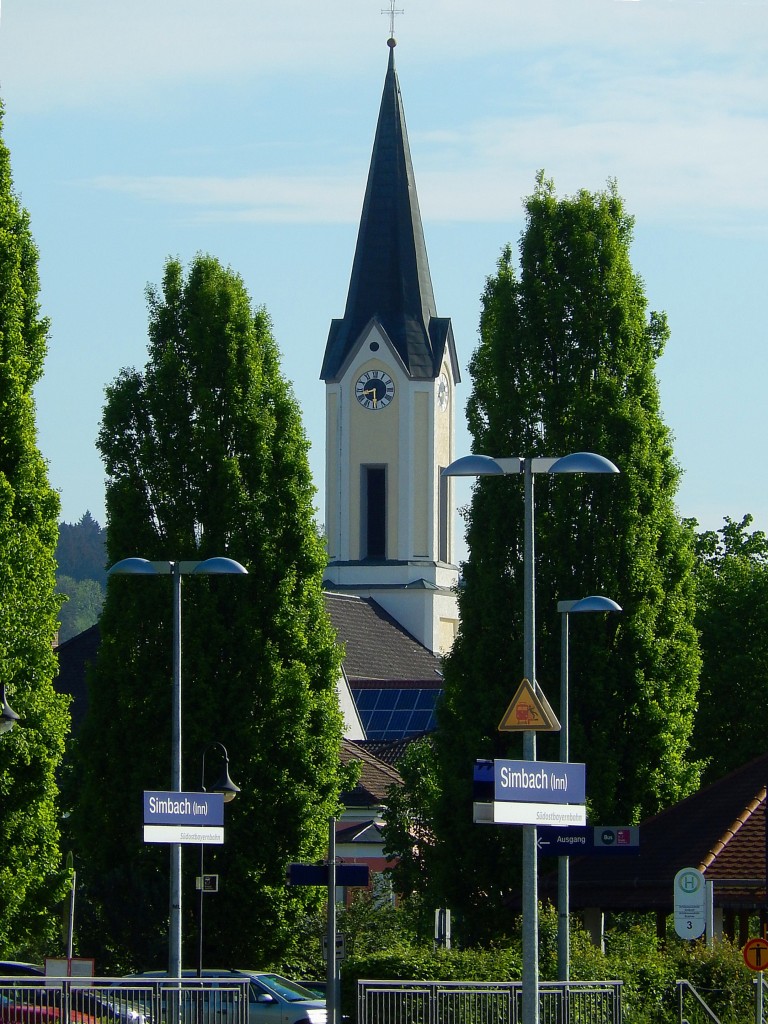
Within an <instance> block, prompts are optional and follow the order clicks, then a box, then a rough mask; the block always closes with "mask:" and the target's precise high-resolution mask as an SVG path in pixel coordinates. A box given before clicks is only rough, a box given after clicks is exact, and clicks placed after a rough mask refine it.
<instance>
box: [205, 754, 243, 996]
mask: <svg viewBox="0 0 768 1024" xmlns="http://www.w3.org/2000/svg"><path fill="white" fill-rule="evenodd" d="M214 747H217V748H218V749H219V750H220V751H221V752H222V754H223V755H224V771H223V773H222V776H221V778H220V779H219V781H218V782H217V783H216V785H215V786H211V788H210V790H207V789H206V788H205V755H206V754H207V753H208V751H209V750H213V748H214ZM200 789H201V790H202V791H203V793H207V792H211V793H221V795H222V796H223V797H224V803H225V804H230V803H232V801H233V800H234V799H235V797H236V796H237V794H238V793H239V792H240V787H239V786H236V785H235V783H234V782H233V781H232V779H230V777H229V754H228V753H227V748H226V747H225V746H224V744H223V743H219V742H218V740H214V741H213V743H209V744H208V746H207V747H206V748H205V750H204V751H203V766H202V771H201V773H200ZM204 879H205V843H200V890H199V902H198V907H197V912H198V930H197V976H198V978H202V976H203V897H204V895H205V885H204Z"/></svg>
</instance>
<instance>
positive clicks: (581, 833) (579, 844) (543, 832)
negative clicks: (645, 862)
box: [536, 825, 640, 857]
mask: <svg viewBox="0 0 768 1024" xmlns="http://www.w3.org/2000/svg"><path fill="white" fill-rule="evenodd" d="M536 845H537V846H538V849H539V853H540V854H542V855H543V856H545V857H546V856H550V857H579V856H584V855H589V856H595V855H597V854H611V855H615V854H625V855H626V854H633V853H634V854H637V853H640V829H639V828H638V827H637V826H636V825H612V826H607V825H596V826H593V825H586V826H584V827H579V828H556V827H554V828H552V827H548V826H540V827H539V829H538V833H537V838H536Z"/></svg>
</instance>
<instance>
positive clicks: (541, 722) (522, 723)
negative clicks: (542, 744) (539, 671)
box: [499, 679, 560, 732]
mask: <svg viewBox="0 0 768 1024" xmlns="http://www.w3.org/2000/svg"><path fill="white" fill-rule="evenodd" d="M559 731H560V723H559V722H558V720H557V717H556V716H555V713H554V711H553V710H552V708H551V707H550V706H549V701H548V700H547V698H546V697H545V696H544V694H543V692H542V691H541V690H540V689H538V688H537V689H535V690H534V688H533V687H532V686H531V683H530V680H528V679H524V680H523V681H522V683H520V685H519V686H518V688H517V691H516V693H515V695H514V697H513V698H512V701H511V703H510V705H509V707H508V708H507V710H506V711H505V712H504V717H503V718H502V719H501V721H500V722H499V732H559Z"/></svg>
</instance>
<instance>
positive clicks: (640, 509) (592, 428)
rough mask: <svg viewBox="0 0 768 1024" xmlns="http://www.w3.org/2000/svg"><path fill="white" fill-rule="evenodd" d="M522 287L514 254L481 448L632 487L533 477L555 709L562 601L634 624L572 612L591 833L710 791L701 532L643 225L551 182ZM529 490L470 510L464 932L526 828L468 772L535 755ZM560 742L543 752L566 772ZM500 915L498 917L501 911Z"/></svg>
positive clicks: (459, 893) (443, 849)
mask: <svg viewBox="0 0 768 1024" xmlns="http://www.w3.org/2000/svg"><path fill="white" fill-rule="evenodd" d="M526 214H527V219H526V226H525V229H524V231H523V234H522V237H521V242H520V275H519V277H518V276H517V274H516V273H515V270H514V268H513V261H512V254H511V251H510V250H509V249H507V250H505V251H504V252H503V254H502V256H501V258H500V260H499V264H498V269H497V272H496V274H495V275H494V276H493V277H491V278H490V279H489V280H488V282H487V286H486V289H485V292H484V295H483V303H482V315H481V325H480V338H481V340H480V344H479V346H478V348H477V350H476V351H475V353H474V354H473V357H472V360H471V363H470V371H471V374H472V380H473V390H472V394H471V396H470V399H469V404H468V419H469V427H470V430H471V433H472V436H473V449H474V450H475V451H476V452H480V453H485V454H489V455H496V456H512V455H520V456H559V455H565V454H567V453H569V452H575V451H593V452H597V453H600V454H601V455H604V456H606V457H608V458H610V459H611V460H613V461H614V462H615V463H616V464H617V465H618V467H619V468H620V471H621V473H620V475H619V476H615V475H610V476H607V475H606V476H602V475H601V476H596V475H584V476H571V475H567V476H560V477H556V476H555V477H551V478H547V477H545V476H537V477H536V478H535V479H536V483H535V493H536V497H535V509H536V530H535V538H536V539H535V543H536V555H537V557H536V572H535V575H536V587H537V595H536V608H537V613H536V619H537V680H538V683H539V685H540V686H541V687H542V689H543V692H544V693H545V695H546V696H547V697H548V699H549V700H550V703H551V704H552V705H553V707H554V708H555V709H557V705H558V700H557V696H558V691H559V678H560V622H559V621H558V620H559V618H560V617H559V615H558V613H557V611H556V607H557V602H558V600H570V599H578V598H581V597H585V596H587V595H589V594H595V593H597V594H605V595H606V596H609V597H612V598H613V599H615V600H617V601H618V602H619V603H620V604H621V605H622V606H623V609H624V611H623V614H620V615H610V616H608V615H606V616H603V615H584V616H579V617H576V616H573V617H572V624H571V658H570V668H571V701H570V709H571V714H570V722H571V760H572V761H584V762H586V765H587V792H588V799H589V803H590V807H591V811H590V820H591V821H593V822H594V823H596V824H599V823H601V822H602V823H616V822H626V823H630V822H636V821H638V820H639V819H640V818H641V817H643V816H644V815H647V814H650V813H652V812H655V811H657V810H659V809H660V808H662V807H665V806H667V805H669V804H670V803H672V802H674V801H675V800H677V799H679V798H680V797H682V796H684V795H685V794H686V793H689V792H691V790H692V789H693V788H695V786H696V784H697V780H698V771H699V768H698V766H697V765H696V764H695V763H692V762H691V761H690V759H689V756H688V755H689V743H690V737H691V731H692V728H693V717H694V712H695V707H696V688H697V676H698V670H699V653H698V644H697V637H696V632H695V629H694V625H693V617H694V585H693V573H692V569H693V561H694V555H693V547H692V537H691V531H690V530H689V529H687V528H685V527H684V526H682V525H681V524H680V522H679V520H678V518H677V516H676V512H675V507H674V495H675V491H676V486H677V482H678V469H677V467H676V465H675V462H674V460H673V454H672V444H671V439H670V435H669V431H668V430H667V428H666V426H665V425H664V423H663V421H662V416H661V412H660V402H659V394H658V387H657V382H656V377H655V362H656V360H657V359H658V357H659V356H660V355H661V352H662V349H663V346H664V343H665V341H666V340H667V335H668V329H667V324H666V320H665V318H664V316H663V315H659V314H656V313H649V312H648V311H647V308H646V306H647V304H646V298H645V295H644V291H643V285H642V281H641V280H640V278H639V277H638V275H637V274H636V273H635V272H634V271H633V269H632V266H631V262H630V251H629V250H630V242H631V237H632V227H633V221H632V219H631V218H630V217H629V216H628V215H627V213H626V212H625V210H624V206H623V203H622V200H621V198H620V196H619V195H618V193H617V191H616V188H615V186H614V185H610V186H609V187H608V188H607V190H606V191H604V192H599V193H596V194H592V193H589V192H586V191H582V192H579V193H578V194H577V195H576V196H574V197H572V198H565V199H558V198H557V197H556V195H555V192H554V188H553V185H552V184H551V183H550V182H548V181H546V180H545V179H544V178H543V176H541V175H540V176H539V179H538V182H537V187H536V189H535V191H534V193H533V195H532V196H530V197H529V198H528V200H527V203H526ZM523 515H524V508H523V493H522V480H521V478H520V477H517V476H511V477H506V478H484V479H483V480H481V481H479V482H478V485H477V486H476V488H475V490H474V492H473V498H472V503H471V506H470V507H469V510H468V511H467V513H466V520H467V542H468V546H469V551H470V557H469V561H468V562H467V563H466V564H465V566H464V586H463V588H462V589H461V590H460V593H459V602H460V613H461V630H460V633H459V635H458V638H457V640H456V643H455V645H454V648H453V651H452V653H451V655H450V657H448V658H447V660H446V663H445V696H444V700H443V702H442V705H441V708H440V715H439V729H438V733H437V752H438V763H439V772H440V790H441V796H440V804H439V806H438V809H437V813H436V816H435V821H434V829H435V835H436V844H435V845H436V851H437V855H438V858H439V861H440V871H439V873H438V875H439V877H437V878H436V879H435V882H436V885H437V893H436V899H440V900H441V901H447V905H448V906H451V907H453V908H454V910H458V911H461V912H462V913H463V918H464V928H465V932H464V935H465V937H469V938H472V937H479V936H481V935H485V934H488V932H489V931H490V932H494V931H497V930H498V929H499V927H501V925H500V923H499V922H500V921H503V920H505V919H506V917H507V916H508V915H505V914H504V912H503V910H502V909H501V908H502V907H503V904H504V899H505V896H506V894H507V892H508V891H510V889H511V890H512V891H514V890H515V888H516V880H517V879H518V878H519V871H520V858H519V854H518V852H517V848H516V843H517V842H518V833H519V831H520V830H519V829H508V828H507V829H504V828H493V827H486V826H476V827H473V826H472V824H471V822H472V809H471V799H472V798H471V778H472V764H473V761H474V760H475V759H476V758H479V757H504V756H506V757H520V756H522V740H521V734H506V733H505V734H502V733H499V732H498V724H499V722H500V721H501V718H502V716H503V713H504V711H505V709H506V708H507V706H508V705H509V702H510V700H511V698H512V696H513V693H514V691H515V689H516V688H517V686H518V685H519V683H520V680H521V678H522V666H523V636H522V628H523V621H522V618H523V564H522V543H523ZM557 749H558V748H557V736H556V734H551V735H550V736H548V737H545V738H541V739H540V741H539V757H544V758H547V757H549V758H550V759H553V760H554V759H556V758H557ZM495 911H498V912H499V913H498V914H496V913H494V912H495Z"/></svg>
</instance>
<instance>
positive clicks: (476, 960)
mask: <svg viewBox="0 0 768 1024" xmlns="http://www.w3.org/2000/svg"><path fill="white" fill-rule="evenodd" d="M540 924H541V930H540V943H539V970H540V977H541V978H542V980H547V979H554V978H556V977H557V941H556V934H557V925H556V915H555V914H554V912H553V911H551V910H548V909H545V910H543V911H542V913H541V921H540ZM521 971H522V957H521V952H520V944H519V941H516V940H512V941H511V942H510V944H509V945H506V946H504V947H500V948H489V949H452V950H444V949H440V950H435V951H433V950H432V949H431V948H429V947H426V948H425V947H419V946H412V945H408V944H405V943H402V944H399V945H395V946H393V947H392V948H390V949H385V950H374V951H371V952H368V953H365V954H364V955H360V956H356V957H355V958H351V959H349V960H346V961H344V962H343V964H342V972H343V973H342V1006H343V1010H344V1014H345V1016H346V1015H349V1016H350V1017H351V1018H352V1020H354V1014H355V1008H356V1001H357V996H356V989H357V981H358V979H361V978H367V979H376V980H423V981H519V980H520V978H521ZM571 978H572V979H573V980H574V981H605V980H621V981H623V983H624V988H623V1004H624V1022H625V1024H677V1022H678V1003H677V988H676V982H677V981H678V979H686V980H687V981H689V982H690V983H691V984H692V985H693V986H694V987H695V988H696V990H697V992H698V993H699V994H700V995H701V997H702V998H703V999H704V1000H705V1001H706V1002H707V1004H708V1005H709V1006H710V1007H711V1008H712V1010H714V1012H715V1013H716V1014H717V1016H718V1017H719V1018H720V1020H721V1021H722V1022H723V1024H752V1022H753V1021H754V1019H755V1011H754V1000H755V995H754V976H753V974H752V972H751V971H750V970H749V969H748V968H747V967H746V965H745V964H744V960H743V958H742V955H741V951H740V950H739V949H738V947H736V946H734V945H732V944H731V943H730V942H728V941H726V940H723V941H720V942H717V943H716V944H715V945H714V946H713V947H712V948H708V947H707V946H706V945H705V944H703V943H701V942H693V943H687V942H683V941H682V940H678V939H676V938H675V939H669V940H668V941H667V942H666V943H665V944H664V946H663V948H659V945H658V942H657V939H656V936H655V932H654V930H653V928H652V927H649V926H648V925H647V924H643V923H640V924H632V923H629V924H626V925H624V926H623V927H621V928H617V929H614V930H613V931H611V932H609V933H608V934H607V936H606V950H605V953H602V952H601V951H600V950H599V949H597V948H596V947H595V946H593V945H592V944H591V942H590V941H589V937H588V935H587V934H586V933H585V932H584V931H583V930H581V929H580V928H578V927H577V926H575V927H574V928H573V929H572V932H571ZM685 1008H686V1016H687V1017H688V1019H689V1020H691V1021H698V1020H700V1019H701V1014H700V1011H698V1010H697V1009H696V1008H695V1007H694V1005H693V1003H692V1002H691V1001H690V1000H689V1001H687V1002H686V1007H685Z"/></svg>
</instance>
